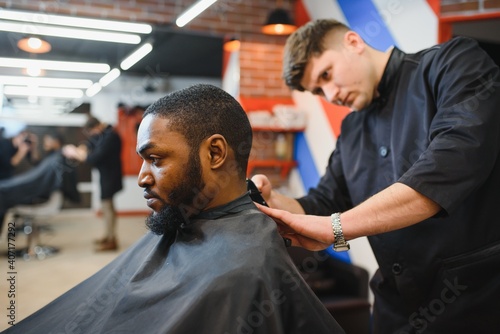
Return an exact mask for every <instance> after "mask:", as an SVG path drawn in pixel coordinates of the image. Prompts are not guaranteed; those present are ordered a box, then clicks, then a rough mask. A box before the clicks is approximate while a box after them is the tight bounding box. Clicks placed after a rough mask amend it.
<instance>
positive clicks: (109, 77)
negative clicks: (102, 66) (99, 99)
mask: <svg viewBox="0 0 500 334" xmlns="http://www.w3.org/2000/svg"><path fill="white" fill-rule="evenodd" d="M119 76H120V70H119V69H117V68H114V69H112V70H111V71H109V72H108V73H106V75H105V76H103V77H102V78H101V79H100V80H99V84H100V85H101V86H102V87H106V86H107V85H109V84H110V83H111V82H113V80H115V79H116V78H118V77H119Z"/></svg>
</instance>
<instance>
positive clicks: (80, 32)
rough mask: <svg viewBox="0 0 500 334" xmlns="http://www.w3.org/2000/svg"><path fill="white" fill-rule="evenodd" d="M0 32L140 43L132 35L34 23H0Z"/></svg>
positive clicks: (136, 37) (139, 40)
mask: <svg viewBox="0 0 500 334" xmlns="http://www.w3.org/2000/svg"><path fill="white" fill-rule="evenodd" d="M0 13H1V11H0ZM0 30H2V31H9V32H15V33H24V34H34V35H40V36H54V37H64V38H77V39H86V40H91V41H101V42H112V43H125V44H139V43H140V42H141V37H140V36H139V35H134V34H126V33H121V32H110V31H102V30H90V29H79V28H66V27H53V26H47V25H42V24H34V23H33V24H26V23H18V22H0Z"/></svg>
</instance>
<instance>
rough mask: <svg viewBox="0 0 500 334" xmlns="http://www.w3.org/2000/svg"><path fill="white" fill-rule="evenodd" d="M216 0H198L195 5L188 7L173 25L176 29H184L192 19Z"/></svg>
mask: <svg viewBox="0 0 500 334" xmlns="http://www.w3.org/2000/svg"><path fill="white" fill-rule="evenodd" d="M216 1H217V0H199V1H198V2H197V3H195V4H194V5H192V6H191V7H189V8H188V9H187V10H186V11H185V12H184V13H182V14H181V15H180V16H179V17H178V18H177V20H175V24H177V26H178V27H184V26H185V25H186V24H188V23H189V22H190V21H191V20H192V19H194V18H195V17H197V16H198V15H200V14H201V13H202V12H203V11H204V10H205V9H207V8H208V7H210V6H211V5H213V4H214V2H216Z"/></svg>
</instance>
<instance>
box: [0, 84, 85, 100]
mask: <svg viewBox="0 0 500 334" xmlns="http://www.w3.org/2000/svg"><path fill="white" fill-rule="evenodd" d="M3 93H4V94H5V95H14V96H47V97H60V98H72V99H78V98H81V97H82V96H83V92H82V91H81V90H80V89H69V88H39V87H27V86H26V87H20V86H4V87H3Z"/></svg>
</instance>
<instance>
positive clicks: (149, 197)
mask: <svg viewBox="0 0 500 334" xmlns="http://www.w3.org/2000/svg"><path fill="white" fill-rule="evenodd" d="M144 198H145V199H146V200H147V201H146V204H147V206H149V207H150V208H152V206H153V205H154V202H156V201H157V200H158V197H155V196H153V195H151V194H149V193H147V192H144Z"/></svg>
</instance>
